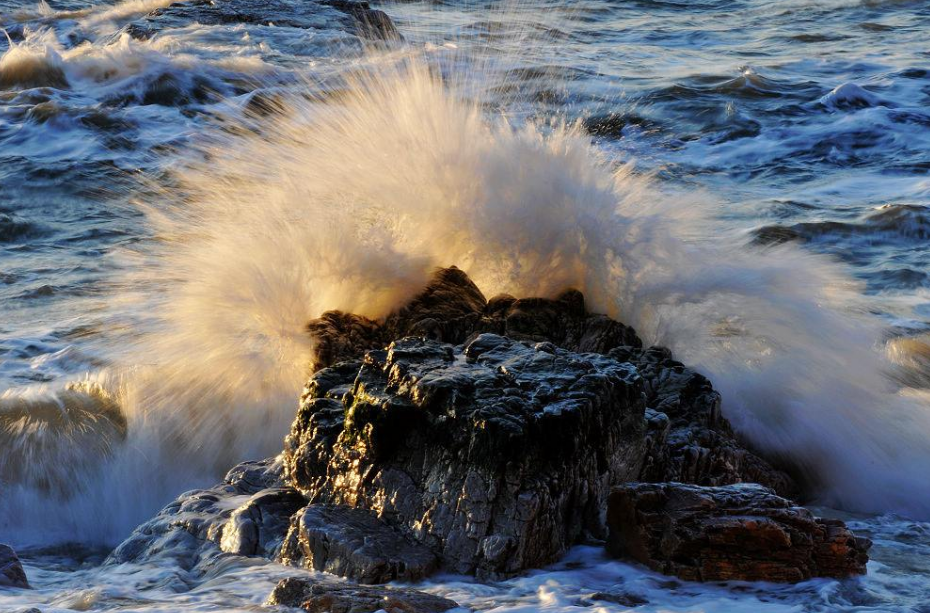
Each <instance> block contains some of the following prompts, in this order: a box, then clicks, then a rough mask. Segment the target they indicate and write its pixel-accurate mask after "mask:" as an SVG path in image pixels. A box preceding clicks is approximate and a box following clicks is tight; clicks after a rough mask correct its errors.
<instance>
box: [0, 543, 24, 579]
mask: <svg viewBox="0 0 930 613" xmlns="http://www.w3.org/2000/svg"><path fill="white" fill-rule="evenodd" d="M0 587H18V588H28V587H29V581H28V580H27V579H26V571H25V570H23V564H22V562H20V561H19V556H17V555H16V552H15V551H13V548H12V547H10V546H9V545H0Z"/></svg>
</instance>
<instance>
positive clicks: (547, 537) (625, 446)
mask: <svg viewBox="0 0 930 613" xmlns="http://www.w3.org/2000/svg"><path fill="white" fill-rule="evenodd" d="M356 368H357V364H352V365H351V366H349V367H347V366H345V365H337V366H336V367H334V368H331V369H325V370H323V371H321V372H319V373H317V374H316V375H315V376H314V377H313V378H312V379H311V381H310V383H309V384H308V387H307V393H306V394H305V397H304V401H303V403H302V405H301V407H300V410H299V412H298V416H297V420H296V421H295V423H294V426H293V427H292V430H291V434H290V435H289V436H288V438H287V440H286V449H285V467H286V476H287V479H288V481H289V483H290V484H292V485H294V486H296V487H297V488H298V489H300V490H301V491H302V492H303V493H304V494H305V495H306V496H307V497H308V498H310V499H311V500H312V501H314V502H328V503H335V504H345V505H349V506H353V507H360V508H367V509H371V510H373V511H375V512H377V514H378V515H379V516H380V517H381V518H383V519H384V520H385V521H387V522H388V523H390V524H392V525H395V526H398V527H401V528H405V529H406V530H408V531H409V532H410V533H411V534H412V535H413V536H414V537H415V538H417V540H419V541H420V542H422V543H424V544H426V545H427V546H429V547H430V548H431V549H432V550H433V551H435V552H436V553H437V554H438V555H440V557H441V558H442V561H443V563H444V564H445V565H446V566H448V567H449V568H451V569H453V570H455V571H457V572H468V573H472V572H474V573H477V574H478V575H480V576H499V575H508V574H512V573H516V572H519V571H520V570H523V569H525V568H531V567H535V566H541V565H544V564H547V563H550V562H553V561H554V560H556V559H557V558H558V557H559V556H560V555H561V554H562V553H563V552H564V551H565V550H566V549H567V548H568V547H569V546H571V545H572V544H574V543H575V542H577V541H578V540H579V539H580V538H582V537H583V536H587V535H594V536H605V535H606V533H605V531H604V524H603V514H602V511H603V509H604V505H605V503H606V495H607V492H608V489H607V488H608V487H609V485H610V484H611V483H615V482H620V481H625V480H629V479H631V478H635V476H636V475H637V474H638V472H639V469H640V464H641V458H642V440H643V436H642V429H643V410H644V407H643V404H642V388H641V384H640V381H639V378H638V376H637V375H636V372H635V370H634V369H633V368H632V367H631V366H630V365H629V364H623V363H620V362H618V361H616V360H613V359H610V358H608V357H605V356H602V355H597V354H575V353H571V352H569V351H566V350H563V349H559V348H557V347H555V346H554V345H553V344H552V343H538V344H536V345H529V344H525V343H519V342H516V341H513V340H511V339H508V338H504V337H501V336H497V335H494V334H483V335H481V336H478V337H477V338H476V339H475V340H474V341H472V342H471V343H470V344H468V345H467V346H465V347H462V346H459V347H455V348H453V347H452V346H450V345H446V344H443V343H440V342H438V341H431V340H426V339H421V338H408V339H404V340H401V341H396V342H394V343H392V344H391V345H390V346H389V348H388V349H387V351H370V352H368V353H367V354H366V356H365V359H364V361H363V363H362V364H361V367H360V368H357V370H356ZM349 385H351V388H349V387H348V386H349ZM350 389H351V391H350ZM334 390H337V391H336V393H335V394H334V393H333V391H334ZM333 396H336V397H338V398H340V399H339V400H336V399H335V398H333ZM340 419H344V422H343V423H340Z"/></svg>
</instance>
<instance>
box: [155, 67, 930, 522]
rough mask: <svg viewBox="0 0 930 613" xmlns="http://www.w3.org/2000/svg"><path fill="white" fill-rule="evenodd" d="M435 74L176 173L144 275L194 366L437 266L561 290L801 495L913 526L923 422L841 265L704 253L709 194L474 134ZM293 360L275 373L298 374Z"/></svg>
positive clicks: (527, 289)
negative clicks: (635, 335) (161, 288)
mask: <svg viewBox="0 0 930 613" xmlns="http://www.w3.org/2000/svg"><path fill="white" fill-rule="evenodd" d="M432 61H433V60H430V59H428V58H426V57H424V56H420V55H415V56H413V57H408V58H406V59H398V58H397V57H396V56H395V57H394V58H393V59H392V60H391V61H380V62H377V63H376V64H375V66H376V67H375V68H374V69H371V68H369V69H368V70H363V71H360V72H359V73H358V74H356V75H355V76H353V77H350V78H349V81H348V83H347V86H346V87H344V88H343V91H345V92H348V93H346V94H344V95H341V96H340V97H339V98H338V100H335V101H333V100H329V101H323V100H313V99H310V100H307V99H302V98H293V99H290V100H288V101H287V104H286V106H287V107H288V109H289V111H288V112H286V113H284V114H282V115H278V116H275V117H273V118H272V119H270V120H266V122H265V123H263V124H262V126H261V128H260V130H258V131H259V134H255V135H251V136H246V137H241V138H240V137H235V138H233V139H231V140H229V139H227V138H225V137H223V138H220V140H219V141H218V142H216V143H214V144H213V145H212V146H211V147H209V148H208V149H206V151H205V153H206V158H205V161H204V162H202V163H194V164H192V165H190V166H189V167H187V168H186V169H184V170H182V171H180V173H179V176H180V183H181V185H182V186H183V190H184V191H185V194H186V195H187V196H186V197H185V199H184V203H183V206H182V207H179V208H177V209H176V210H174V211H173V214H170V215H163V214H160V215H159V216H158V222H157V224H158V225H157V227H158V228H159V232H160V234H161V235H163V236H166V237H174V240H175V243H176V246H175V247H173V248H172V249H171V252H170V253H169V254H166V255H165V256H164V257H162V258H158V260H157V266H156V268H163V269H164V270H168V271H171V273H172V274H173V275H175V276H176V282H175V283H174V284H172V285H171V286H170V290H169V292H168V294H167V295H168V296H170V300H169V302H170V303H171V305H172V306H171V307H170V308H169V309H168V312H169V313H172V314H171V315H169V316H168V317H167V319H166V321H167V322H169V325H175V326H176V325H178V322H183V324H181V328H183V329H186V330H187V332H184V333H181V334H180V335H178V336H177V338H185V337H188V336H189V337H190V338H192V339H197V340H196V341H192V342H190V343H189V344H190V345H191V346H192V347H193V346H196V347H199V348H200V349H198V351H197V352H196V353H195V354H194V355H197V354H200V355H202V356H203V358H204V359H199V360H198V361H201V362H203V361H207V360H206V358H207V357H208V356H209V355H227V354H228V353H230V350H231V349H232V348H233V347H249V348H250V349H251V351H250V352H249V354H248V355H249V356H250V359H254V360H256V363H258V362H262V361H263V360H265V363H266V364H267V365H268V367H273V368H274V369H279V368H280V366H278V365H277V364H279V363H280V362H281V356H282V353H281V350H282V347H281V346H280V345H279V344H278V343H279V341H273V340H271V339H274V338H278V339H281V338H289V339H292V340H291V341H289V343H290V342H292V341H293V339H295V338H299V334H300V332H299V330H300V329H301V327H302V325H303V324H304V323H305V322H306V321H307V320H308V319H310V318H312V317H315V316H317V315H319V314H320V313H321V312H323V311H325V310H328V309H343V310H349V311H353V312H358V313H361V314H365V315H368V316H370V317H380V316H383V315H385V314H386V313H387V312H389V311H390V310H391V309H392V308H395V307H397V306H399V305H401V304H403V302H404V301H405V300H406V299H407V298H408V297H409V296H410V295H411V293H412V292H414V291H416V290H417V289H418V288H419V287H421V286H422V284H423V283H424V282H425V280H426V279H427V278H428V275H429V273H430V271H431V270H432V269H433V268H435V267H437V266H444V265H450V264H455V265H457V266H460V267H462V268H463V269H464V270H466V271H467V273H468V274H469V275H470V276H471V277H472V278H473V279H475V280H476V282H477V283H478V285H479V286H480V287H481V288H482V289H483V290H484V291H485V292H486V293H487V294H488V295H492V294H495V293H498V292H508V293H512V294H516V295H552V294H554V293H555V292H557V291H559V290H561V289H564V288H565V287H569V286H572V287H576V288H578V289H580V290H582V291H583V292H584V293H585V295H586V296H588V297H589V300H590V306H591V307H592V308H594V309H596V310H601V311H604V312H606V313H608V314H610V315H611V316H614V317H617V318H619V319H621V320H624V321H628V322H629V323H631V324H633V325H634V326H635V327H636V328H637V329H638V330H639V331H640V332H641V334H643V335H644V336H645V338H646V339H647V341H648V342H653V343H662V344H666V345H669V346H670V347H671V348H672V349H673V350H674V351H676V353H677V354H678V355H679V356H680V358H681V359H683V360H684V361H686V362H689V363H692V364H695V365H696V366H698V367H699V368H701V369H703V370H704V371H705V372H707V374H708V375H710V376H711V378H712V379H713V380H714V382H715V384H716V385H717V387H718V388H719V389H721V391H722V392H723V395H724V399H725V411H726V414H727V415H728V416H729V417H730V418H731V419H732V420H733V421H734V423H735V424H736V425H737V428H738V429H739V431H740V432H741V433H742V434H743V435H744V436H745V437H747V438H748V439H749V440H750V441H751V442H752V443H753V444H754V445H755V446H757V447H758V448H760V449H762V450H763V451H766V452H768V453H770V454H772V455H773V456H774V457H777V458H780V459H782V460H784V461H787V462H789V463H790V464H792V465H793V466H795V467H796V468H798V470H799V471H800V472H801V473H803V475H804V476H805V477H806V478H807V480H808V481H809V482H810V484H811V490H810V492H809V494H810V495H811V496H813V497H815V498H817V499H818V500H820V501H823V502H827V503H830V504H835V505H839V506H842V507H846V508H850V509H855V510H860V511H881V510H896V511H901V512H905V513H911V514H915V515H918V516H923V515H925V514H926V513H927V512H928V511H930V506H928V505H930V498H928V497H927V496H924V495H922V494H921V492H927V491H930V488H927V487H925V486H926V485H930V483H928V479H930V477H928V476H927V471H926V470H925V469H926V468H927V467H928V466H930V448H928V444H927V443H926V442H925V441H924V437H922V436H921V435H920V433H921V432H925V431H926V428H927V427H928V426H930V413H928V411H927V407H926V404H925V403H924V402H922V401H919V400H915V397H914V395H913V394H909V395H903V394H899V393H897V391H896V390H895V387H894V386H893V385H892V384H891V382H890V381H889V380H888V379H887V378H886V371H887V368H888V364H887V363H886V362H885V360H884V358H883V357H882V355H881V344H882V334H883V331H882V329H881V326H880V324H879V323H878V322H877V321H875V320H874V319H871V318H870V317H869V316H868V315H867V314H866V313H865V312H864V307H863V305H862V304H861V303H860V300H859V298H858V295H859V294H858V292H857V289H858V288H857V286H856V285H855V284H854V283H852V282H851V281H849V279H848V278H847V277H846V276H845V274H844V273H843V271H842V270H841V268H840V267H839V266H837V265H835V264H833V263H832V262H830V261H827V260H826V259H824V258H821V257H816V256H812V255H808V254H804V253H802V252H800V251H799V250H797V249H794V248H791V247H788V246H778V247H773V248H769V249H765V250H761V251H760V250H755V251H751V250H748V249H747V248H745V247H744V246H743V243H744V241H743V240H741V239H740V238H738V237H727V238H726V239H723V240H716V241H709V240H701V235H702V234H703V233H707V232H708V228H709V225H708V224H709V223H710V221H709V216H708V211H707V209H708V207H707V202H706V201H707V200H708V197H707V196H694V195H687V194H672V193H667V192H663V191H660V190H659V189H658V188H657V187H656V185H655V184H654V183H653V182H652V181H650V179H649V178H648V177H644V176H640V175H637V174H636V173H635V172H634V170H633V168H632V166H630V165H621V166H619V167H618V166H616V165H614V164H612V163H611V162H610V161H609V160H607V159H605V158H604V156H603V155H602V154H601V152H600V151H599V150H598V149H597V148H595V147H594V146H592V144H591V142H590V139H589V138H588V137H587V136H586V135H585V133H584V132H583V131H582V130H581V128H580V126H579V125H577V124H569V123H564V122H559V121H555V122H548V123H545V124H537V123H525V124H524V123H519V122H518V123H514V122H511V121H508V120H507V118H506V117H504V116H499V115H491V116H489V115H488V113H486V112H484V111H483V109H482V106H481V100H477V101H475V100H473V99H472V100H467V99H466V97H465V96H464V95H463V94H462V92H463V91H464V88H462V87H461V84H460V83H456V82H455V79H449V78H445V79H444V78H443V77H442V76H441V74H442V70H439V69H437V67H436V65H435V64H432V63H431V62H432ZM469 85H473V84H469ZM475 90H476V88H474V87H472V88H470V89H469V91H470V92H473V91H475ZM172 322H173V323H172ZM276 335H277V336H276ZM169 336H170V335H169ZM266 341H267V342H269V344H268V345H265V342H266ZM293 342H296V341H293ZM185 343H186V341H185ZM291 347H292V348H293V347H300V351H297V352H295V353H292V354H290V355H292V356H293V357H292V358H287V359H284V360H283V361H284V363H293V364H295V365H296V364H299V363H301V361H302V360H306V359H307V355H308V354H306V353H303V352H304V351H307V350H309V347H308V346H307V345H306V344H304V343H296V344H293V345H291ZM266 348H275V349H273V350H271V351H266ZM290 351H291V349H284V352H285V353H289V352H290ZM204 352H208V353H204ZM295 370H296V367H295ZM234 376H235V375H234ZM258 379H259V380H261V377H259V378H258Z"/></svg>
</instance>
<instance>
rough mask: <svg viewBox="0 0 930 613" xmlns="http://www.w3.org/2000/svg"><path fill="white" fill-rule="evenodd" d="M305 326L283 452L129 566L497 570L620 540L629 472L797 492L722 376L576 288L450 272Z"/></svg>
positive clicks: (133, 545) (173, 515) (166, 529)
mask: <svg viewBox="0 0 930 613" xmlns="http://www.w3.org/2000/svg"><path fill="white" fill-rule="evenodd" d="M308 331H309V332H310V334H311V336H312V337H313V339H314V345H315V347H316V350H317V356H316V364H315V365H314V367H315V372H314V374H313V375H312V376H311V378H310V380H309V382H308V384H307V386H306V387H305V389H304V393H303V395H302V397H301V400H300V407H299V410H298V413H297V417H296V419H295V421H294V423H293V425H292V428H291V432H290V434H289V435H288V436H287V438H286V440H285V448H284V453H283V454H282V455H281V456H280V462H279V461H272V460H266V461H264V462H259V463H246V464H243V465H240V466H238V467H236V468H234V469H233V470H232V471H230V473H229V475H227V478H226V482H225V483H223V484H221V485H219V486H217V487H214V488H211V489H209V490H198V491H195V492H189V493H187V494H184V495H183V496H181V497H180V498H179V499H178V500H177V501H176V502H174V503H172V504H171V505H169V506H168V507H166V508H165V509H164V510H163V511H162V512H161V513H160V514H159V515H158V516H157V517H156V518H154V519H153V520H151V521H150V522H148V523H147V524H144V525H143V526H141V527H140V528H139V529H137V530H136V532H135V533H134V534H133V535H132V536H131V537H130V538H129V539H128V540H127V541H126V542H124V543H123V544H122V545H121V546H120V547H119V548H117V550H116V551H115V552H114V553H113V554H112V558H111V559H112V560H114V561H125V560H133V559H135V560H138V559H145V558H146V557H151V556H165V555H171V556H174V557H176V558H177V560H178V562H179V563H181V564H182V565H183V566H185V567H187V568H192V567H194V566H196V565H198V564H201V563H203V561H204V560H207V561H209V560H210V559H211V556H216V555H222V554H224V553H226V554H229V553H232V554H239V555H255V556H264V557H267V558H272V559H277V560H279V561H282V562H286V563H290V564H294V565H300V566H304V567H307V568H313V569H318V570H325V571H328V572H331V573H335V574H340V575H344V576H347V577H350V578H352V579H355V580H356V581H358V582H362V583H378V582H386V581H391V580H405V581H413V580H417V579H420V578H422V577H424V576H426V575H428V574H429V573H430V572H432V571H433V570H435V569H438V568H445V569H447V570H451V571H454V572H461V573H474V574H476V575H478V576H479V577H483V578H494V577H502V576H508V575H512V574H515V573H518V572H520V571H522V570H524V569H527V568H532V567H538V566H542V565H545V564H547V563H550V562H553V561H555V560H556V559H557V558H558V557H559V556H560V555H561V554H562V553H563V552H564V551H565V550H566V549H567V548H568V547H570V546H571V545H573V544H575V543H577V542H579V541H582V540H585V539H587V538H589V537H594V538H606V537H607V535H608V532H607V524H606V520H605V514H606V512H607V497H608V495H609V494H610V491H611V487H612V486H613V485H615V484H618V483H624V482H629V481H637V480H639V481H656V482H660V481H662V482H664V481H670V480H675V481H684V482H689V483H693V484H698V485H707V486H711V485H728V484H733V483H739V482H745V481H756V482H759V483H762V484H764V485H766V486H769V487H772V488H774V489H776V490H777V491H778V492H779V493H781V494H790V493H792V492H793V491H794V485H793V483H792V481H791V479H790V478H789V477H788V476H787V475H785V474H784V473H783V472H781V471H779V470H777V469H775V468H773V467H772V466H770V465H769V464H768V463H767V462H765V461H764V460H762V459H761V458H759V457H757V456H756V455H754V454H753V453H751V452H750V451H748V450H746V449H745V448H744V447H743V446H741V445H740V444H739V442H738V441H737V440H736V438H735V437H734V436H733V432H732V430H731V429H730V426H729V424H728V423H727V421H726V419H724V418H723V416H722V415H721V409H720V396H719V394H717V392H716V391H714V389H713V387H712V386H711V384H710V382H709V381H708V380H707V379H706V378H704V377H703V376H701V375H700V374H698V373H696V372H695V371H693V370H691V369H688V368H686V367H685V366H684V365H682V364H681V363H680V362H677V361H675V360H674V359H673V358H672V356H671V354H670V352H669V351H668V350H667V349H664V348H661V347H651V348H643V346H642V342H641V341H640V339H639V338H638V337H637V336H636V333H635V331H634V330H633V329H632V328H630V327H628V326H625V325H623V324H621V323H619V322H616V321H614V320H612V319H610V318H608V317H606V316H604V315H597V314H591V313H588V312H587V309H586V308H585V303H584V297H583V296H582V295H581V294H580V293H579V292H577V291H574V290H569V291H566V292H564V293H563V294H562V295H560V296H559V297H557V298H555V299H551V300H550V299H542V298H528V299H515V298H513V297H510V296H498V297H496V298H493V299H491V300H490V301H488V300H486V299H485V298H484V296H483V294H482V293H481V291H480V290H479V289H478V288H477V287H476V286H475V285H474V283H472V282H471V280H469V279H468V277H467V276H466V275H465V274H464V273H463V272H462V271H460V270H458V269H456V268H448V269H444V270H440V271H438V272H437V274H436V276H435V278H434V279H433V281H432V282H431V283H430V284H429V285H428V286H427V287H426V289H425V290H424V291H423V292H422V293H420V294H419V295H418V296H416V297H415V298H414V299H413V300H411V302H410V303H409V304H408V305H407V306H405V307H404V308H402V309H399V310H398V311H396V312H395V313H393V314H391V315H390V316H388V317H386V318H385V319H383V320H379V321H374V320H371V319H367V318H365V317H361V316H358V315H352V314H346V313H341V312H338V311H332V312H329V313H325V314H324V315H323V316H322V317H321V318H319V319H317V320H314V321H313V322H310V324H309V325H308ZM695 491H701V490H700V488H697V489H695ZM707 491H708V492H713V491H714V490H712V489H711V490H707ZM707 495H708V496H711V498H713V495H712V494H711V493H708V494H707ZM778 500H781V499H778ZM783 502H784V501H783ZM785 504H788V503H787V502H785ZM797 513H800V511H798V512H797ZM797 513H796V514H797ZM802 515H803V513H800V514H799V515H798V517H801V516H802ZM798 521H800V520H798ZM795 523H797V522H795ZM792 525H793V526H794V525H795V524H792ZM817 525H818V526H820V525H823V526H827V525H828V524H817ZM797 530H801V528H797ZM800 533H803V532H799V534H800ZM804 534H807V533H804ZM831 534H832V533H831ZM825 538H826V537H825ZM829 538H830V539H833V540H831V541H830V542H831V543H832V542H834V541H835V540H836V539H834V538H833V536H830V537H829ZM837 538H838V537H837ZM723 546H724V549H723V551H724V552H726V543H724V545H723ZM710 549H712V547H710ZM705 555H706V556H710V554H705ZM729 555H730V554H729V553H722V554H721V556H723V558H724V559H728V557H727V556H729ZM792 555H794V554H792ZM811 555H813V554H811ZM657 559H658V558H657ZM708 559H710V558H708ZM760 559H761V558H760ZM779 563H780V562H778V563H773V564H776V566H775V567H777V564H779ZM817 564H820V565H824V564H826V562H824V561H818V562H817ZM685 566H687V565H685ZM670 568H671V567H670ZM676 568H677V567H676ZM773 568H774V567H773ZM818 568H820V567H819V566H818ZM824 568H825V567H824ZM674 572H677V571H674ZM747 572H748V571H747ZM779 572H782V571H779ZM818 572H819V571H818ZM782 574H783V575H784V576H785V577H789V576H791V575H790V573H789V572H788V571H784V572H783V573H782ZM786 580H787V579H786ZM314 589H317V588H314ZM314 593H315V592H314ZM321 597H322V596H321ZM314 598H316V596H314ZM326 598H329V596H327V597H326ZM314 602H317V601H314ZM318 602H324V601H323V600H320V601H318ZM340 602H342V601H340ZM314 606H316V605H314ZM340 606H342V605H340Z"/></svg>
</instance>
